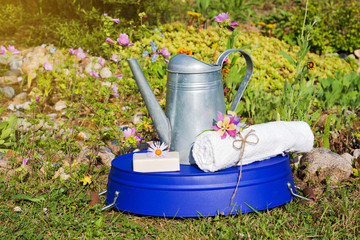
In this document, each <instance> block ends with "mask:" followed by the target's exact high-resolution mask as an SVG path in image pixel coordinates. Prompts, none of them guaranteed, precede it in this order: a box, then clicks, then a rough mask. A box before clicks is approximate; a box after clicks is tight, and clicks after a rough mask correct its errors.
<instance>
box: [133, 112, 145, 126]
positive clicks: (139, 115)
mask: <svg viewBox="0 0 360 240" xmlns="http://www.w3.org/2000/svg"><path fill="white" fill-rule="evenodd" d="M144 116H145V113H143V112H137V113H135V114H134V116H133V118H132V122H133V123H134V124H136V123H138V122H139V121H140V120H141V119H142V118H143V117H144Z"/></svg>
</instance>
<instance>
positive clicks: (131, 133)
mask: <svg viewBox="0 0 360 240" xmlns="http://www.w3.org/2000/svg"><path fill="white" fill-rule="evenodd" d="M134 135H135V128H134V127H133V128H132V129H130V128H127V129H125V130H124V137H125V138H129V137H130V136H134Z"/></svg>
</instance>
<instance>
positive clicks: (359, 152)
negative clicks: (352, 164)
mask: <svg viewBox="0 0 360 240" xmlns="http://www.w3.org/2000/svg"><path fill="white" fill-rule="evenodd" d="M353 157H354V158H355V159H356V158H359V157H360V149H355V150H354V152H353Z"/></svg>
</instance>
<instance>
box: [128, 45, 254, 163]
mask: <svg viewBox="0 0 360 240" xmlns="http://www.w3.org/2000/svg"><path fill="white" fill-rule="evenodd" d="M233 52H240V53H241V54H242V55H243V56H244V57H245V60H246V64H247V70H246V74H245V77H244V80H243V81H242V83H241V85H240V88H239V90H238V92H237V94H236V96H235V99H234V102H233V103H232V105H231V107H230V110H232V111H235V110H236V108H237V106H238V104H239V102H240V99H241V96H242V94H243V92H244V90H245V88H246V86H247V84H248V82H249V80H250V77H251V75H252V72H253V68H254V66H253V62H252V60H251V57H250V56H249V55H248V54H247V53H246V52H244V51H242V50H237V49H229V50H226V51H225V52H223V53H222V54H221V55H220V56H219V58H218V59H217V61H216V64H208V63H204V62H202V61H200V60H198V59H195V58H193V57H191V56H188V55H184V54H179V55H176V56H174V57H173V58H172V59H171V60H170V62H169V65H168V69H167V71H168V78H167V84H166V87H167V93H166V115H165V114H164V112H163V111H162V109H161V107H160V105H159V103H158V102H157V100H156V97H155V95H154V94H153V92H152V90H151V88H150V86H149V84H148V82H147V81H146V79H145V77H144V75H143V73H142V71H141V69H140V67H139V65H138V63H137V61H136V59H134V58H133V59H128V62H129V65H130V68H131V71H132V72H133V74H134V78H135V80H136V83H137V85H138V87H139V89H140V93H141V95H142V97H143V98H144V101H145V104H146V107H147V109H148V111H149V114H150V116H151V118H152V120H153V123H154V125H155V129H156V131H157V133H158V135H159V137H160V140H161V141H162V142H165V143H167V144H168V145H169V146H170V150H171V151H178V152H179V153H180V163H181V164H188V165H189V164H194V163H195V162H194V160H193V157H192V154H191V149H192V145H193V143H194V141H195V138H196V136H197V135H199V134H200V133H201V132H203V131H204V130H208V129H210V128H211V127H212V126H213V125H214V124H215V122H216V119H217V118H216V116H217V111H220V112H222V113H225V100H224V90H223V83H222V77H221V67H222V64H223V61H224V60H225V58H226V57H227V56H228V55H229V54H231V53H233Z"/></svg>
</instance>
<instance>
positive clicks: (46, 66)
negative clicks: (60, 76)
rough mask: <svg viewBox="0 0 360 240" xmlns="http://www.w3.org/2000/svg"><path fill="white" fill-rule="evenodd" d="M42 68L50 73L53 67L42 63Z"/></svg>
mask: <svg viewBox="0 0 360 240" xmlns="http://www.w3.org/2000/svg"><path fill="white" fill-rule="evenodd" d="M43 67H44V68H45V70H46V71H52V70H53V65H52V64H51V63H49V62H44V64H43Z"/></svg>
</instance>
